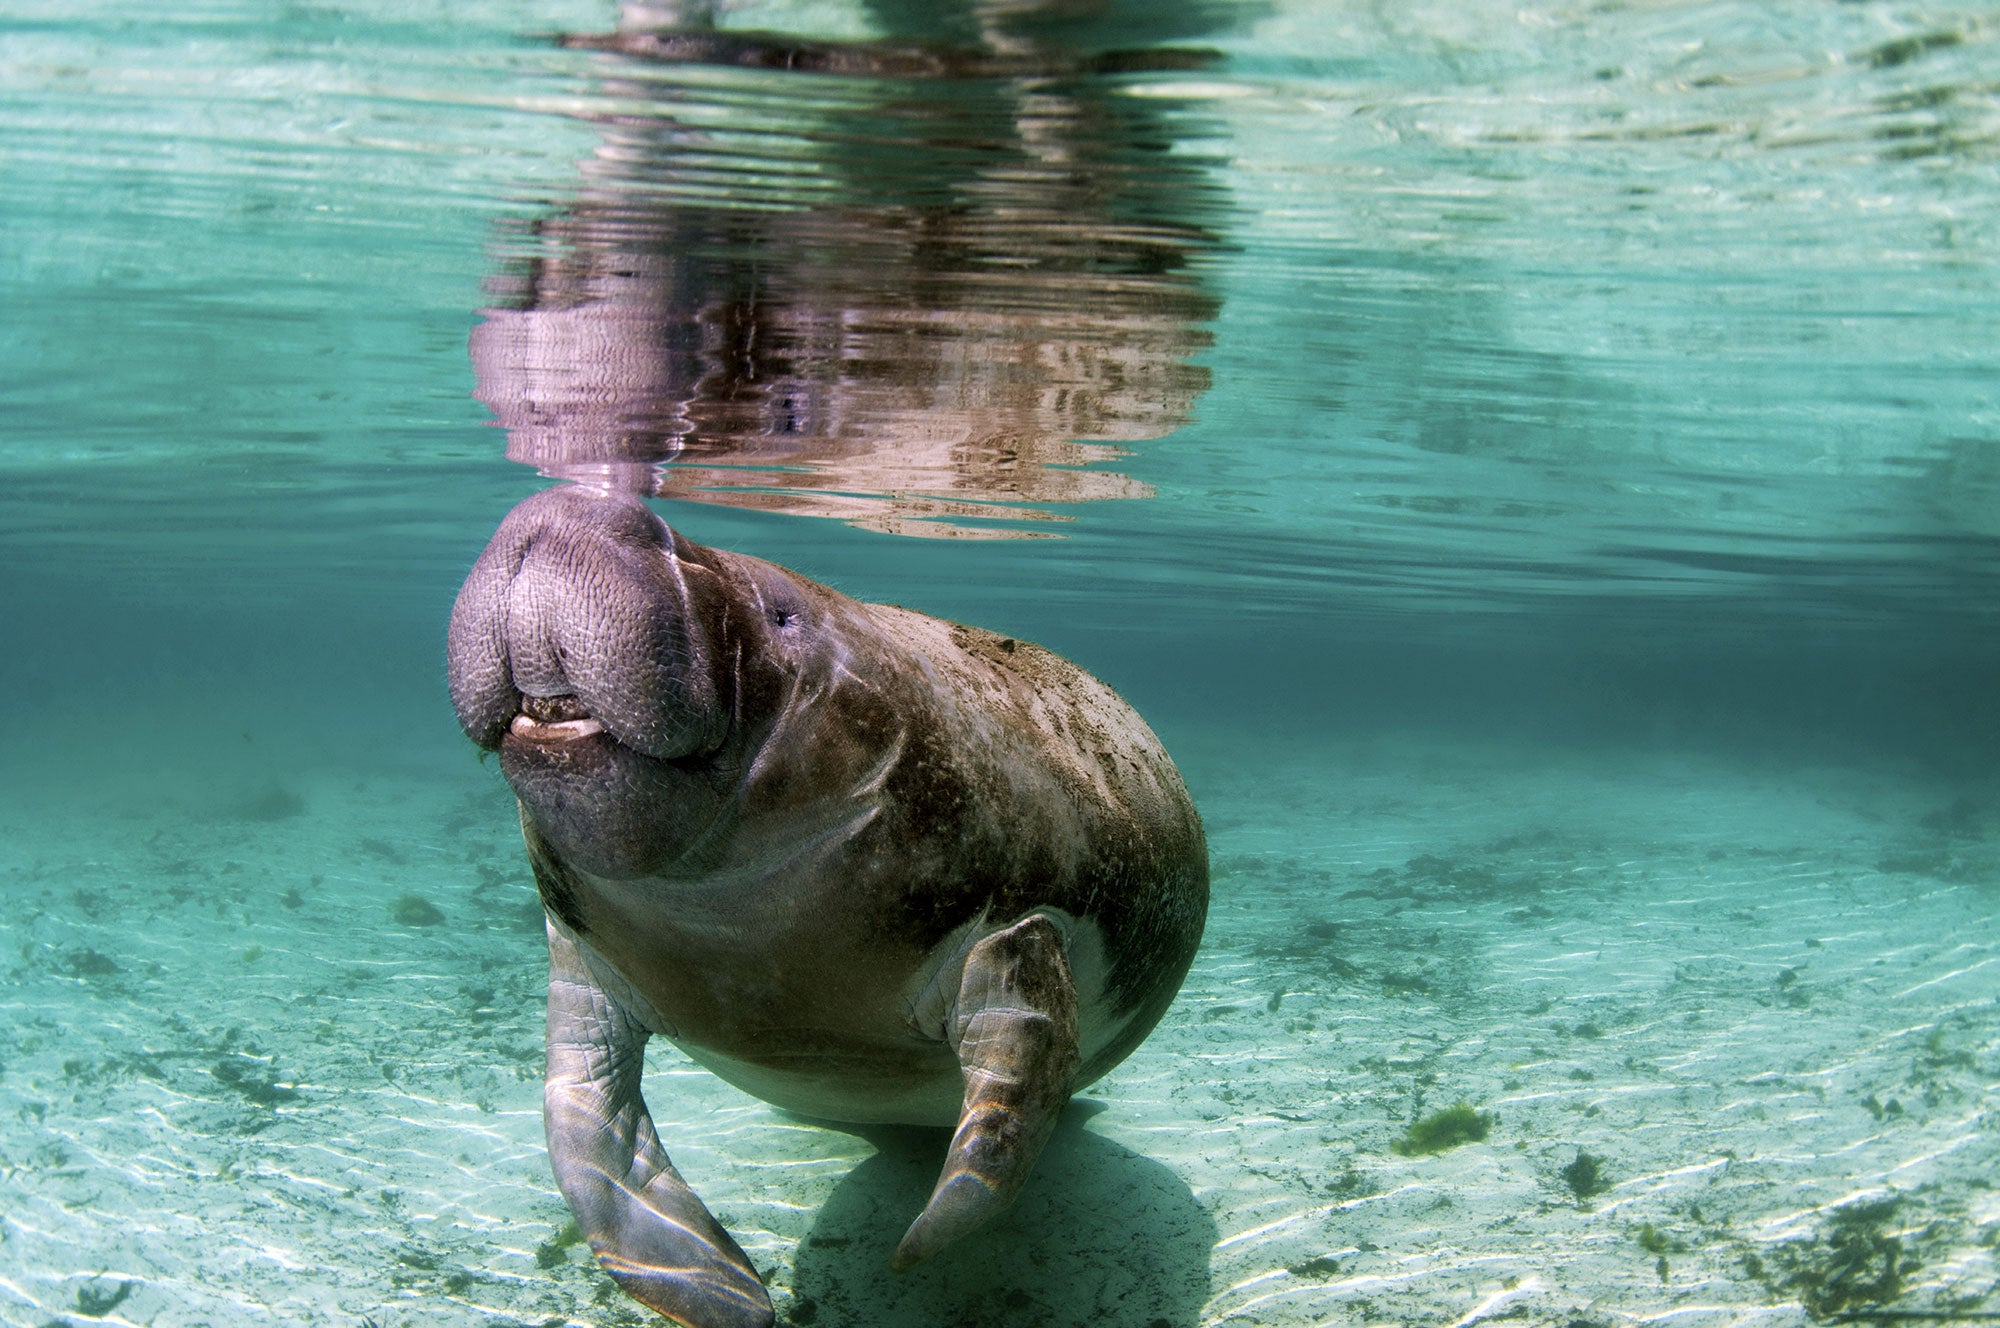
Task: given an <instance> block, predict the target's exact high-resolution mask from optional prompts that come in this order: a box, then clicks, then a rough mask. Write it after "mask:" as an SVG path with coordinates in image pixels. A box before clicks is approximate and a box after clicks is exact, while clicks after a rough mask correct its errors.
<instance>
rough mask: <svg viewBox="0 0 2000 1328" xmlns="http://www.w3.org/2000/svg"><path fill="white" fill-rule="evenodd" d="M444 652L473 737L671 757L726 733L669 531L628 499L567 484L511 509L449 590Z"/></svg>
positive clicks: (456, 702)
mask: <svg viewBox="0 0 2000 1328" xmlns="http://www.w3.org/2000/svg"><path fill="white" fill-rule="evenodd" d="M447 654H448V659H449V665H450V679H451V699H452V705H453V706H454V707H455V708H456V710H457V711H458V722H459V724H460V725H461V726H462V727H463V728H464V729H465V732H466V733H467V734H468V735H469V736H470V737H471V738H472V740H473V741H474V742H477V743H478V744H479V745H480V746H482V747H486V748H499V747H500V746H501V745H502V743H503V742H504V741H505V740H506V738H507V735H508V734H510V733H512V734H513V735H514V736H515V737H517V738H520V739H522V740H523V741H526V742H530V743H533V744H536V745H537V746H538V747H554V746H557V745H560V744H565V743H570V742H575V741H578V740H582V739H586V738H592V737H595V736H596V735H598V734H600V733H602V734H606V735H609V737H611V738H613V739H615V740H616V741H617V742H618V743H620V744H621V745H623V746H625V747H628V748H630V749H632V750H633V751H636V752H640V753H643V754H644V755H646V756H652V757H660V758H673V757H681V756H688V755H691V754H694V753H697V752H702V751H706V750H709V749H710V748H712V747H714V746H716V745H717V744H718V743H720V742H721V740H722V738H723V736H724V732H725V730H726V721H727V715H726V713H725V712H724V711H723V709H722V707H721V706H720V705H719V704H718V703H717V698H716V694H715V685H714V680H713V678H712V676H711V671H710V669H709V668H708V667H707V665H708V651H707V649H706V643H705V642H704V640H703V639H702V635H701V629H700V624H699V623H698V621H697V620H696V615H695V614H694V612H693V610H692V607H691V605H690V603H689V597H688V587H687V584H686V581H685V578H684V577H683V575H682V569H681V567H680V564H679V563H678V562H677V561H676V559H675V557H674V533H673V532H672V531H671V530H669V529H668V528H667V525H666V523H665V522H663V521H661V520H660V519H659V518H658V517H657V516H655V515H653V513H652V511H651V510H650V509H649V508H647V507H646V505H645V504H644V503H642V502H640V501H639V500H638V499H637V498H632V497H628V496H624V495H604V494H598V493H593V492H590V491H588V490H585V489H581V488H578V487H575V486H573V485H565V486H563V487H560V488H555V489H548V490H545V491H543V492H541V493H538V494H536V495H534V496H533V497H531V498H529V499H527V500H525V501H524V502H522V503H521V504H520V505H519V506H517V507H516V508H515V509H514V510H513V511H512V512H509V513H508V514H507V517H506V519H505V520H504V521H502V522H501V523H500V529H499V530H498V531H496V532H495V533H494V536H493V539H492V541H491V542H489V543H488V544H487V546H486V551H485V552H484V553H482V554H480V556H479V560H478V561H477V562H476V563H474V564H473V567H472V571H471V573H470V575H468V576H467V577H466V579H465V584H464V586H463V587H461V588H460V590H459V592H458V601H457V603H456V604H455V605H453V607H452V611H451V629H450V634H449V637H448V639H447Z"/></svg>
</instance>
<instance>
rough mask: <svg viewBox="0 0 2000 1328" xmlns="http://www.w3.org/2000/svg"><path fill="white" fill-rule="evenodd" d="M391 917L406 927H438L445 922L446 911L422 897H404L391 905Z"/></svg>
mask: <svg viewBox="0 0 2000 1328" xmlns="http://www.w3.org/2000/svg"><path fill="white" fill-rule="evenodd" d="M389 916H390V917H392V918H394V919H395V920H396V921H397V922H400V923H402V924H403V925H404V926H405V927H436V926H439V925H441V924H442V923H443V922H444V910H443V909H441V908H439V907H438V906H437V905H436V904H433V903H432V902H431V901H430V900H428V899H426V898H424V897H423V896H422V895H403V896H402V897H401V898H399V899H397V900H396V902H395V903H393V904H391V905H389Z"/></svg>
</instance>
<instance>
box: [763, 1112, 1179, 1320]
mask: <svg viewBox="0 0 2000 1328" xmlns="http://www.w3.org/2000/svg"><path fill="white" fill-rule="evenodd" d="M1084 1105H1086V1104H1084V1103H1078V1104H1077V1106H1078V1107H1081V1106H1084ZM1082 1114H1084V1113H1082V1112H1081V1111H1078V1110H1076V1109H1075V1108H1072V1109H1071V1110H1070V1111H1069V1112H1067V1113H1065V1115H1064V1119H1063V1124H1062V1126H1061V1127H1060V1128H1058V1129H1057V1130H1056V1132H1055V1134H1054V1136H1053V1137H1051V1138H1050V1140H1049V1143H1048V1147H1047V1148H1046V1149H1044V1150H1043V1152H1042V1162H1041V1167H1042V1169H1043V1170H1044V1171H1046V1172H1048V1173H1049V1174H1050V1175H1051V1176H1054V1175H1060V1176H1062V1177H1063V1183H1062V1184H1060V1185H1054V1184H1041V1185H1035V1186H1031V1187H1030V1188H1029V1189H1028V1190H1027V1191H1026V1192H1025V1193H1024V1194H1023V1195H1022V1197H1021V1201H1020V1203H1019V1204H1017V1205H1016V1206H1015V1208H1014V1210H1013V1212H1012V1213H1010V1214H1009V1215H1008V1216H1007V1218H1006V1219H1005V1220H1003V1221H1000V1222H996V1223H995V1224H994V1225H993V1226H992V1227H990V1228H988V1229H987V1231H986V1232H985V1233H984V1234H983V1235H982V1236H981V1238H980V1240H979V1241H978V1242H977V1243H976V1244H973V1245H969V1246H965V1247H962V1248H961V1249H958V1250H954V1251H952V1252H951V1253H949V1254H947V1255H945V1256H943V1257H941V1258H938V1259H936V1260H934V1261H932V1262H931V1263H928V1264H926V1265H924V1266H923V1267H922V1268H919V1269H916V1270H914V1271H913V1272H911V1273H909V1274H908V1275H906V1276H904V1277H898V1278H885V1277H882V1276H880V1275H878V1274H877V1273H876V1271H875V1270H876V1269H878V1268H880V1267H881V1265H882V1261H883V1260H884V1259H886V1258H888V1256H889V1251H890V1250H891V1249H893V1248H894V1245H895V1239H896V1235H895V1232H896V1225H897V1223H898V1221H899V1220H900V1215H901V1214H903V1213H906V1212H908V1211H909V1210H910V1208H911V1206H913V1205H915V1204H918V1203H921V1202H923V1196H924V1193H925V1191H926V1189H927V1188H928V1187H929V1184H930V1159H931V1157H932V1156H934V1154H933V1153H932V1152H931V1149H932V1148H933V1147H934V1144H933V1143H932V1141H931V1140H930V1138H928V1137H927V1135H925V1134H924V1133H922V1132H918V1131H899V1132H897V1133H896V1135H894V1136H891V1135H889V1134H888V1132H879V1133H877V1134H875V1135H874V1136H873V1137H874V1141H875V1143H876V1144H877V1146H878V1147H880V1148H881V1150H882V1151H881V1152H879V1153H877V1154H876V1155H875V1156H874V1157H871V1158H869V1159H868V1160H867V1161H865V1162H863V1163H862V1164H861V1165H860V1166H858V1167H856V1168H855V1169H854V1171H853V1172H852V1173H851V1174H850V1175H848V1176H847V1178H846V1179H844V1180H843V1181H842V1182H841V1183H840V1186H839V1188H838V1189H836V1190H835V1191H834V1193H833V1196H832V1197H831V1198H829V1199H828V1200H827V1201H826V1203H825V1205H824V1206H822V1207H821V1209H820V1211H819V1217H818V1219H817V1221H816V1222H815V1223H814V1225H813V1229H812V1234H811V1235H809V1236H807V1237H806V1239H805V1242H804V1244H803V1245H801V1246H800V1248H799V1252H798V1255H797V1257H796V1259H795V1260H794V1261H793V1265H792V1276H791V1288H792V1297H793V1301H792V1310H791V1321H792V1322H793V1323H807V1322H810V1323H812V1324H813V1325H814V1328H857V1326H858V1325H867V1328H938V1325H941V1324H948V1325H951V1328H1020V1325H1024V1324H1032V1325H1034V1328H1193V1325H1195V1324H1198V1323H1200V1322H1201V1311H1202V1306H1203V1305H1204V1304H1205V1303H1206V1302H1207V1300H1208V1296H1209V1285H1208V1272H1209V1254H1210V1252H1211V1251H1212V1250H1213V1249H1214V1247H1215V1240H1216V1230H1215V1221H1214V1219H1213V1218H1212V1217H1211V1216H1210V1215H1209V1213H1208V1211H1207V1210H1206V1209H1204V1208H1203V1207H1202V1206H1201V1205H1200V1204H1199V1203H1197V1202H1196V1201H1195V1198H1194V1196H1193V1195H1192V1194H1190V1193H1189V1192H1188V1187H1187V1185H1186V1183H1185V1182H1183V1181H1182V1180H1181V1179H1180V1178H1179V1177H1178V1176H1176V1175H1175V1174H1174V1173H1173V1172H1172V1171H1170V1170H1169V1169H1167V1168H1166V1167H1164V1166H1162V1165H1161V1164H1160V1163H1158V1162H1155V1161H1153V1160H1152V1159H1150V1158H1146V1157H1142V1156H1140V1155H1139V1154H1137V1153H1134V1152H1132V1151H1130V1150H1129V1149H1126V1148H1124V1147H1122V1146H1121V1145H1119V1144H1115V1143H1113V1142H1111V1141H1110V1140H1109V1139H1106V1138H1104V1137H1103V1136H1101V1135H1097V1134H1093V1133H1091V1132H1090V1131H1089V1130H1087V1129H1085V1128H1083V1127H1082V1125H1081V1123H1080V1122H1079V1120H1078V1119H1077V1118H1078V1117H1079V1116H1081V1115H1082Z"/></svg>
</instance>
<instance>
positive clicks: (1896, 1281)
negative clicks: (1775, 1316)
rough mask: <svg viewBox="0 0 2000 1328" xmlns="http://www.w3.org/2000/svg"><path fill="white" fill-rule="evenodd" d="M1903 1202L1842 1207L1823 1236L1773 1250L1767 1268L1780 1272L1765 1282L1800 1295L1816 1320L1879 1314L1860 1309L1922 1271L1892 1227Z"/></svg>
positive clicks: (1882, 1301)
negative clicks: (1918, 1268)
mask: <svg viewBox="0 0 2000 1328" xmlns="http://www.w3.org/2000/svg"><path fill="white" fill-rule="evenodd" d="M1902 1204H1903V1201H1902V1200H1901V1199H1900V1198H1887V1199H1876V1200H1873V1201H1871V1202H1868V1203H1856V1204H1849V1205H1847V1206H1846V1207H1845V1208H1841V1209H1837V1210H1836V1211H1835V1212H1834V1213H1833V1215H1832V1218H1831V1220H1829V1222H1828V1223H1827V1226H1826V1229H1825V1230H1824V1231H1823V1232H1821V1233H1820V1235H1819V1236H1818V1237H1816V1238H1814V1239H1813V1240H1810V1241H1805V1242H1801V1243H1798V1244H1794V1245H1785V1246H1780V1247H1778V1248H1777V1249H1775V1250H1773V1251H1771V1253H1770V1258H1769V1264H1768V1265H1767V1267H1770V1268H1771V1271H1773V1272H1774V1273H1775V1274H1776V1275H1775V1276H1772V1277H1768V1278H1767V1280H1766V1281H1765V1285H1766V1286H1767V1287H1769V1288H1770V1289H1771V1290H1772V1291H1774V1292H1778V1293H1781V1294H1785V1295H1791V1296H1796V1297H1798V1300H1799V1303H1800V1304H1801V1305H1804V1306H1805V1307H1806V1313H1808V1314H1810V1315H1812V1316H1813V1318H1815V1319H1828V1318H1836V1317H1838V1318H1848V1317H1873V1316H1864V1315H1862V1314H1861V1313H1860V1312H1861V1311H1867V1310H1875V1309H1880V1308H1881V1307H1883V1306H1885V1305H1887V1304H1888V1303H1889V1302H1891V1301H1893V1300H1895V1299H1896V1298H1897V1297H1899V1296H1901V1295H1902V1294H1903V1285H1904V1279H1905V1278H1906V1277H1908V1276H1909V1275H1910V1274H1911V1273H1914V1272H1916V1271H1917V1260H1916V1259H1915V1257H1913V1256H1912V1255H1910V1254H1909V1253H1908V1252H1906V1251H1905V1250H1904V1248H1903V1242H1902V1241H1901V1239H1899V1238H1898V1237H1896V1236H1893V1235H1891V1234H1889V1232H1888V1231H1887V1230H1886V1228H1887V1226H1888V1224H1889V1220H1890V1219H1891V1218H1893V1217H1894V1216H1895V1215H1896V1210H1897V1209H1898V1208H1900V1207H1902ZM1981 1317H1984V1316H1981Z"/></svg>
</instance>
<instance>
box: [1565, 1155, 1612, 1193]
mask: <svg viewBox="0 0 2000 1328" xmlns="http://www.w3.org/2000/svg"><path fill="white" fill-rule="evenodd" d="M1556 1174H1557V1175H1558V1176H1561V1177H1562V1183H1563V1184H1565V1185H1567V1186H1569V1192H1570V1193H1571V1194H1574V1195H1575V1196H1576V1197H1577V1199H1578V1200H1583V1199H1588V1198H1590V1197H1591V1196H1592V1195H1597V1194H1602V1193H1604V1192H1605V1191H1606V1190H1608V1189H1610V1188H1611V1181H1610V1180H1609V1178H1607V1177H1606V1176H1605V1174H1604V1159H1603V1158H1601V1157H1598V1156H1597V1155H1596V1154H1594V1153H1586V1152H1584V1151H1583V1150H1582V1149H1578V1150H1577V1154H1576V1159H1575V1160H1574V1161H1572V1162H1571V1163H1570V1164H1569V1165H1568V1166H1566V1167H1564V1168H1563V1169H1562V1170H1561V1171H1559V1172H1557V1173H1556Z"/></svg>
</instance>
